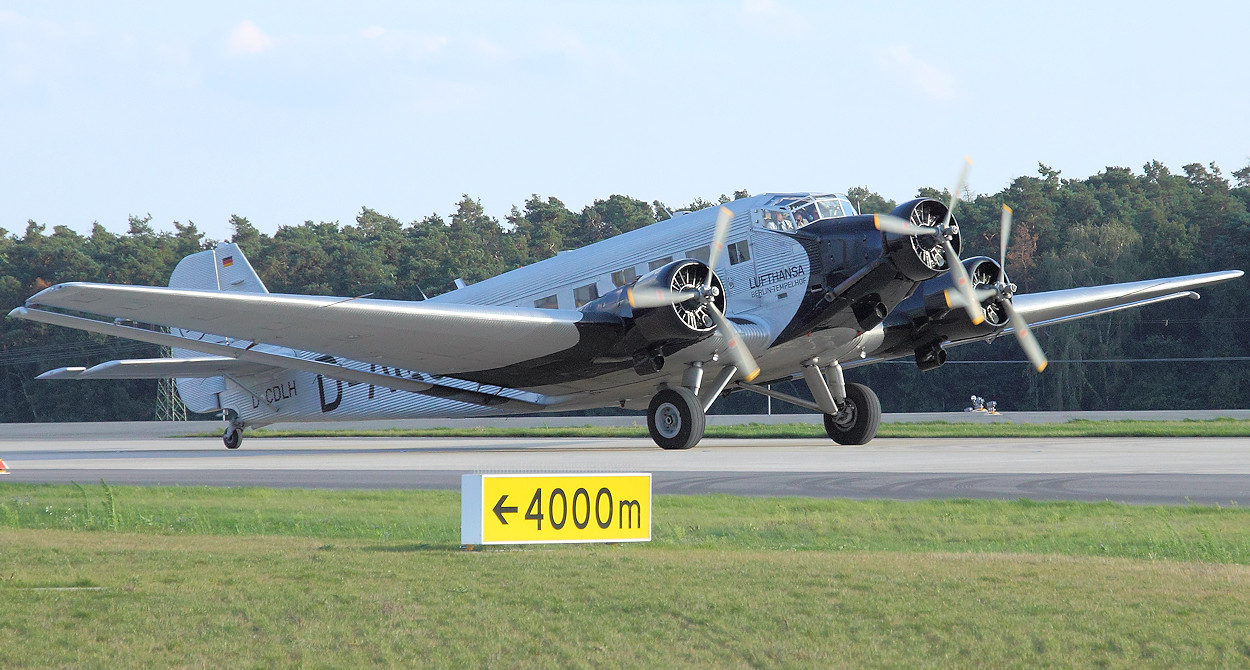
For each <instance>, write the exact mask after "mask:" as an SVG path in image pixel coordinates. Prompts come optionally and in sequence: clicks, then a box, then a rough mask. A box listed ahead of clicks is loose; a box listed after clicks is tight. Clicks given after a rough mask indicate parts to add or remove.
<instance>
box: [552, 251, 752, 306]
mask: <svg viewBox="0 0 1250 670" xmlns="http://www.w3.org/2000/svg"><path fill="white" fill-rule="evenodd" d="M728 251H729V264H730V265H737V264H739V263H745V262H747V261H749V260H751V248H750V245H748V244H747V241H746V240H742V241H740V242H734V243H733V244H731V245H729V249H728ZM711 256H712V250H711V247H710V246H708V245H706V244H705V245H703V246H701V247H698V248H696V249H691V250H690V251H687V252H686V258H692V259H694V260H698V261H701V262H703V263H707V262H709V259H710V258H711ZM672 262H673V257H672V256H665V257H664V258H657V259H655V260H653V261H651V262H650V263H647V272H651V271H653V270H658V269H659V268H662V267H664V266H665V265H668V264H669V263H672ZM637 278H638V269H637V268H636V267H634V266H631V267H627V268H624V269H621V270H617V271H616V272H613V273H612V284H613V285H614V286H616V287H618V288H619V287H621V286H625V285H626V284H629V283H631V282H633V281H634V280H635V279H637ZM557 295H558V294H552V295H549V296H546V297H543V298H539V299H537V300H535V301H534V306H535V307H537V308H538V309H559V308H560V301H559V299H558V297H557ZM598 299H599V282H593V283H590V284H587V285H585V286H579V287H577V288H575V289H573V303H574V305H575V306H576V307H581V306H582V305H585V304H586V303H588V302H590V301H592V300H598Z"/></svg>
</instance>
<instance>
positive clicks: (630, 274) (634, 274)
mask: <svg viewBox="0 0 1250 670" xmlns="http://www.w3.org/2000/svg"><path fill="white" fill-rule="evenodd" d="M637 278H638V271H637V270H635V269H634V268H625V269H624V270H617V271H616V272H613V273H612V284H613V285H615V286H617V287H620V286H624V285H626V284H628V283H630V282H632V281H634V280H635V279H637Z"/></svg>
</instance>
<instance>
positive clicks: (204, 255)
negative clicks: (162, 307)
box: [169, 242, 269, 293]
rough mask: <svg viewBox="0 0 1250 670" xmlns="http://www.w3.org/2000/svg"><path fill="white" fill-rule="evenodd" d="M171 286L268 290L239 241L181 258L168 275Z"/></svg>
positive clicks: (249, 291)
mask: <svg viewBox="0 0 1250 670" xmlns="http://www.w3.org/2000/svg"><path fill="white" fill-rule="evenodd" d="M169 287H170V288H193V289H203V290H209V291H241V292H244V293H268V292H269V289H266V288H265V283H264V282H262V281H261V280H260V277H259V276H257V275H256V271H255V270H253V269H252V264H251V263H248V262H247V258H246V257H245V256H244V255H243V250H242V249H240V248H239V246H238V245H237V244H233V243H230V242H222V243H220V244H218V245H217V248H216V249H208V250H206V251H201V252H199V253H195V254H191V255H190V256H187V257H186V258H184V259H182V260H181V261H178V266H177V267H175V268H174V272H173V274H171V275H170V276H169Z"/></svg>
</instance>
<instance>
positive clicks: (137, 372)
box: [35, 356, 281, 379]
mask: <svg viewBox="0 0 1250 670" xmlns="http://www.w3.org/2000/svg"><path fill="white" fill-rule="evenodd" d="M278 369H281V368H279V367H278V366H275V365H266V364H263V363H250V362H248V361H240V360H237V359H234V358H228V357H225V356H206V357H203V358H131V359H126V360H120V361H108V362H106V363H100V364H99V365H96V366H95V367H91V368H85V367H69V368H57V369H55V370H49V371H47V372H45V373H43V374H41V375H39V376H38V377H35V379H171V378H176V377H181V378H183V379H189V378H205V377H220V376H221V375H223V374H229V375H233V376H237V377H246V376H248V375H254V374H263V373H265V372H271V371H273V370H278Z"/></svg>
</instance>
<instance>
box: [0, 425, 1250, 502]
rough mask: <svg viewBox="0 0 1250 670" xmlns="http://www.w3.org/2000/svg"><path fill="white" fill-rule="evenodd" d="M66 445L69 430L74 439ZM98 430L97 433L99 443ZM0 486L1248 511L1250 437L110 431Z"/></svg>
mask: <svg viewBox="0 0 1250 670" xmlns="http://www.w3.org/2000/svg"><path fill="white" fill-rule="evenodd" d="M67 435H68V436H67ZM97 436H98V437H97ZM0 458H2V459H4V460H5V461H6V463H7V464H8V466H9V469H10V471H11V472H12V474H10V475H7V476H4V477H0V483H2V482H5V481H10V482H53V483H58V482H59V483H64V482H70V481H76V482H83V483H85V482H96V481H99V480H100V479H104V480H105V481H107V482H109V483H113V484H143V485H174V484H177V485H207V486H275V487H308V488H353V489H357V488H430V489H459V486H460V475H461V474H465V473H470V474H483V473H538V472H555V473H564V472H650V473H652V474H653V475H654V486H655V492H656V493H661V494H663V493H675V494H695V493H729V494H735V495H749V496H774V495H776V496H812V497H821V498H859V499H864V498H885V499H896V500H918V499H929V498H956V497H959V498H994V499H1009V500H1010V499H1016V498H1029V499H1033V500H1085V501H1103V500H1110V501H1115V502H1129V503H1162V504H1187V503H1198V504H1221V505H1245V504H1250V439H1246V438H1186V439H1177V438H1011V439H948V438H943V439H897V438H893V439H877V440H874V441H873V442H872V443H870V444H868V445H865V446H862V447H846V446H839V445H836V444H833V443H832V442H829V441H828V440H820V439H787V440H755V439H752V440H741V439H739V440H730V439H707V440H704V441H703V442H702V443H701V444H700V445H699V446H698V447H696V448H694V449H691V450H689V451H678V452H666V451H663V450H661V449H659V448H657V447H655V446H654V445H653V444H652V443H651V441H650V440H647V439H587V438H263V439H262V438H250V439H245V440H244V443H243V448H242V449H240V450H238V451H228V450H226V449H225V448H224V447H223V446H222V444H221V441H220V439H218V438H161V437H142V438H135V439H125V438H121V437H118V436H116V435H114V434H111V433H110V432H109V431H107V430H101V431H98V432H96V433H95V434H93V433H92V432H91V431H78V432H75V433H72V434H65V433H61V434H58V433H57V431H49V432H48V434H46V435H42V436H41V435H25V434H23V435H14V434H10V435H9V436H8V437H6V438H4V439H0Z"/></svg>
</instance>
